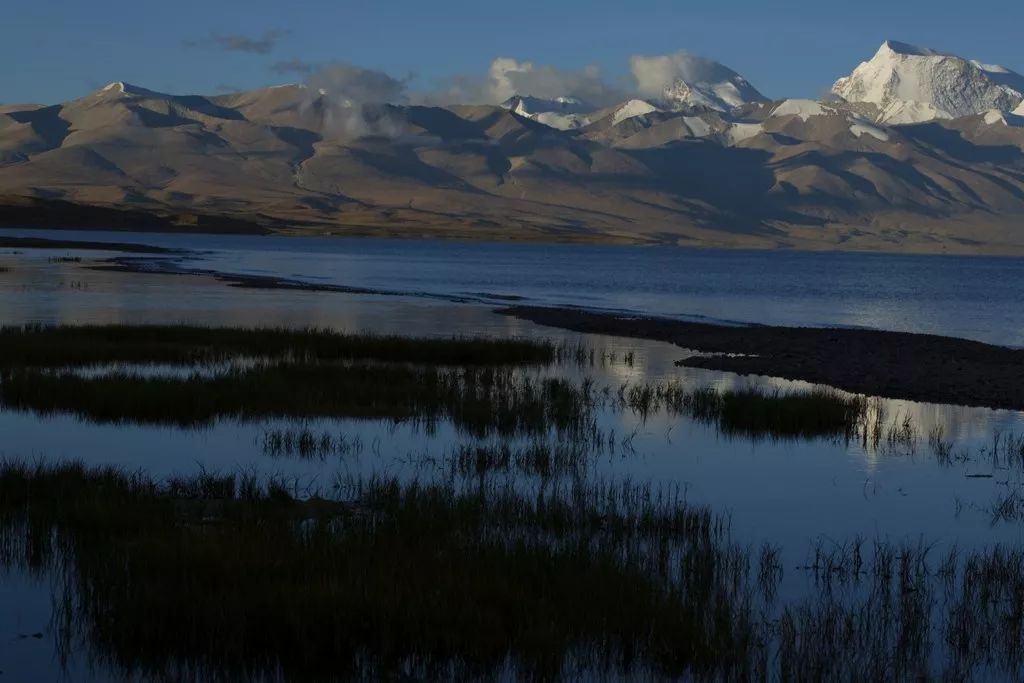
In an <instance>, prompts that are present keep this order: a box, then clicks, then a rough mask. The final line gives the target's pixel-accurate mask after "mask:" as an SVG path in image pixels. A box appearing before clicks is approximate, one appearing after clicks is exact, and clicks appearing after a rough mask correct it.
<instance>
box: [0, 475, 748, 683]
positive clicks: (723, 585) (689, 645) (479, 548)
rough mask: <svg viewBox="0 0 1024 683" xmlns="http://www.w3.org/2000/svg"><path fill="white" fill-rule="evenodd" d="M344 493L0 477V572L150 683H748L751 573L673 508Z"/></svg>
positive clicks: (661, 496)
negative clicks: (52, 579)
mask: <svg viewBox="0 0 1024 683" xmlns="http://www.w3.org/2000/svg"><path fill="white" fill-rule="evenodd" d="M347 492H348V493H349V494H350V495H351V500H350V501H349V502H344V503H343V502H331V501H327V500H324V499H321V498H316V497H313V498H310V499H308V500H302V501H300V500H296V499H294V498H293V497H291V496H289V495H288V494H287V492H286V491H283V490H278V489H270V488H267V487H261V486H258V485H256V484H255V483H254V482H253V481H252V480H249V481H248V482H247V483H245V482H243V483H237V482H233V480H232V479H231V478H221V477H215V476H212V475H204V476H202V477H200V478H198V479H196V480H178V481H174V482H170V483H165V484H157V483H154V482H152V481H149V480H147V479H145V478H143V477H141V476H140V475H131V474H126V473H122V472H118V471H116V470H109V469H108V470H89V469H86V468H83V467H82V466H79V465H64V466H56V467H42V466H25V465H21V464H13V463H7V464H5V465H4V466H3V467H2V468H0V528H2V530H3V534H2V542H0V557H2V559H3V561H4V563H5V564H6V565H8V566H11V565H16V566H29V567H32V568H34V569H35V570H37V571H44V570H47V571H54V572H57V573H58V574H59V575H60V576H61V577H62V579H60V580H58V581H57V582H56V584H55V585H57V586H58V587H59V588H58V595H57V596H56V599H57V602H56V604H57V609H58V616H57V619H56V623H58V624H59V625H61V627H60V628H59V629H58V637H59V639H62V640H63V641H64V643H65V646H66V647H67V648H70V647H72V644H73V642H75V641H80V642H81V641H84V642H86V643H88V644H89V646H90V648H91V649H92V653H93V656H94V657H96V658H97V659H99V660H101V661H103V662H105V663H107V664H108V665H112V666H113V667H114V668H115V669H116V670H118V671H121V672H123V673H128V674H136V675H137V674H143V675H148V676H153V677H156V678H161V679H164V680H186V679H187V680H238V679H250V680H251V679H260V678H275V679H276V678H285V679H287V680H344V679H348V678H352V677H358V678H367V677H369V678H380V677H385V678H389V677H395V676H398V677H402V676H407V677H408V676H411V677H416V678H426V679H430V678H436V677H439V676H440V677H450V676H455V677H457V678H466V677H470V678H473V677H480V676H483V677H490V676H493V675H495V674H496V673H500V672H503V671H504V672H505V673H506V675H508V674H509V672H511V675H514V676H516V677H523V678H552V677H557V676H559V675H563V674H571V673H572V672H573V671H574V670H576V673H579V672H580V671H589V672H591V673H595V672H598V673H601V672H603V673H604V674H607V673H614V674H617V675H620V676H631V675H652V674H656V675H658V676H670V677H675V676H683V675H693V676H696V677H700V678H707V677H715V676H721V677H728V678H733V679H747V678H749V677H751V676H752V675H753V674H754V671H753V670H752V669H751V666H752V664H751V661H750V657H749V656H748V655H749V654H750V648H754V647H756V644H757V642H758V641H757V638H756V631H757V628H758V626H757V624H756V623H755V622H754V621H753V619H752V617H751V615H750V612H749V604H750V603H749V596H748V594H747V586H746V584H747V574H748V563H747V560H746V556H745V554H744V553H743V552H742V549H740V548H738V547H737V546H734V545H732V544H731V542H730V541H729V538H728V530H727V528H726V526H725V525H724V524H723V523H722V521H721V520H719V519H716V518H715V517H714V516H713V515H711V514H710V513H709V512H708V511H707V510H705V509H703V508H692V507H690V506H688V505H686V504H685V503H683V502H682V501H681V500H680V499H679V498H678V496H677V495H676V494H673V493H672V492H670V491H669V492H665V491H658V490H655V489H651V488H650V487H645V486H640V485H633V484H621V485H610V484H608V485H602V484H588V485H574V486H569V487H564V488H550V489H546V490H542V491H540V492H539V493H537V492H535V493H533V494H530V495H523V494H520V493H517V492H516V491H515V490H513V489H512V488H508V487H507V486H503V485H501V484H479V485H478V486H476V487H473V488H468V489H459V488H457V487H455V486H453V485H451V484H440V485H421V484H417V483H407V484H401V483H399V482H397V481H393V480H386V479H373V480H361V481H359V482H353V483H351V484H350V485H349V487H348V489H347ZM577 667H578V669H577Z"/></svg>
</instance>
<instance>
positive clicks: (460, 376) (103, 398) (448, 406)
mask: <svg viewBox="0 0 1024 683" xmlns="http://www.w3.org/2000/svg"><path fill="white" fill-rule="evenodd" d="M0 404H2V405H3V406H4V407H6V408H9V409H16V410H32V411H35V412H38V413H41V414H51V413H72V414H75V415H78V416H80V417H82V418H84V419H88V420H91V421H94V422H100V423H143V424H170V425H178V426H182V427H193V426H201V425H208V424H211V423H213V422H214V421H215V420H217V419H219V418H237V419H243V420H258V419H265V418H272V417H273V418H308V417H333V418H343V417H348V418H376V419H389V420H399V421H400V420H421V421H436V420H440V419H448V420H451V421H452V423H453V424H454V425H455V426H456V427H457V428H459V429H460V430H463V431H465V432H468V433H472V434H475V435H481V436H483V435H488V434H493V433H497V434H503V435H515V434H528V433H539V432H545V431H548V430H550V429H557V430H560V431H563V432H568V431H571V430H574V429H583V428H584V427H586V426H587V425H589V424H590V420H589V416H590V414H591V411H592V408H593V397H592V389H591V387H590V385H589V384H588V383H586V382H584V383H581V384H579V385H576V384H573V383H571V382H569V381H567V380H563V379H558V378H539V377H534V376H533V375H531V374H528V373H524V372H521V371H518V370H516V369H513V368H490V367H466V368H462V369H440V368H434V367H421V366H412V365H394V364H348V365H341V364H306V363H271V364H263V365H256V366H252V367H247V368H233V369H230V370H228V371H225V372H222V373H217V374H214V375H200V374H196V375H192V376H188V377H174V376H171V377H167V376H140V375H135V374H132V373H127V372H112V373H108V374H103V375H97V376H83V375H81V374H79V373H76V372H73V371H60V372H51V371H46V370H39V369H35V368H13V369H6V370H2V371H0Z"/></svg>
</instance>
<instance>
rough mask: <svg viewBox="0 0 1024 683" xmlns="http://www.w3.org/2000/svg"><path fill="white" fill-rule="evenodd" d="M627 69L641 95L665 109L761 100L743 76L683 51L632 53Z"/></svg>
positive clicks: (715, 106)
mask: <svg viewBox="0 0 1024 683" xmlns="http://www.w3.org/2000/svg"><path fill="white" fill-rule="evenodd" d="M630 64H631V68H632V71H633V77H634V78H635V79H636V82H637V86H638V90H639V92H640V94H641V95H644V96H646V97H649V98H651V99H654V100H659V101H661V102H663V103H664V104H665V105H666V107H668V108H669V109H675V110H681V109H687V108H690V107H707V108H708V109H714V110H716V111H729V110H731V109H733V108H734V107H739V106H742V105H744V104H748V103H751V102H765V101H767V98H766V97H765V96H764V95H762V94H761V93H760V92H758V90H757V88H755V87H754V86H752V85H751V84H750V83H749V82H748V81H747V79H745V78H743V77H742V76H740V75H739V74H738V73H736V72H735V71H733V70H732V69H730V68H729V67H727V66H725V65H723V64H719V63H718V62H716V61H713V60H710V59H705V58H703V57H697V56H695V55H691V54H687V53H684V52H680V53H676V54H673V55H663V56H659V57H643V56H635V57H633V58H632V60H631V62H630Z"/></svg>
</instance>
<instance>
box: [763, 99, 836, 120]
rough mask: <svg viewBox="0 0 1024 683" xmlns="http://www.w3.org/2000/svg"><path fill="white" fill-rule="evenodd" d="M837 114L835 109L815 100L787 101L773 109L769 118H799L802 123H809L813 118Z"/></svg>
mask: <svg viewBox="0 0 1024 683" xmlns="http://www.w3.org/2000/svg"><path fill="white" fill-rule="evenodd" d="M835 113H836V110H835V109H832V108H830V107H825V106H823V105H822V104H821V103H820V102H815V101H814V100H786V101H785V102H783V103H782V104H780V105H779V106H777V107H775V109H772V111H771V113H770V114H769V115H768V116H771V117H779V116H799V117H800V120H801V121H807V119H809V118H810V117H812V116H828V115H830V114H835Z"/></svg>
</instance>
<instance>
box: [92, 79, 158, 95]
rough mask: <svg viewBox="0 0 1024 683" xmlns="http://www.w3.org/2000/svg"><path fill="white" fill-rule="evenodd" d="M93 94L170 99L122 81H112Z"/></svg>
mask: <svg viewBox="0 0 1024 683" xmlns="http://www.w3.org/2000/svg"><path fill="white" fill-rule="evenodd" d="M94 94H95V95H96V96H100V97H102V96H111V95H114V96H133V97H159V98H168V97H170V95H167V94H165V93H162V92H157V91H155V90H149V89H148V88H141V87H139V86H137V85H132V84H131V83H125V82H124V81H114V82H113V83H110V84H109V85H105V86H104V87H102V88H101V89H100V90H98V91H97V92H96V93H94Z"/></svg>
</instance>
